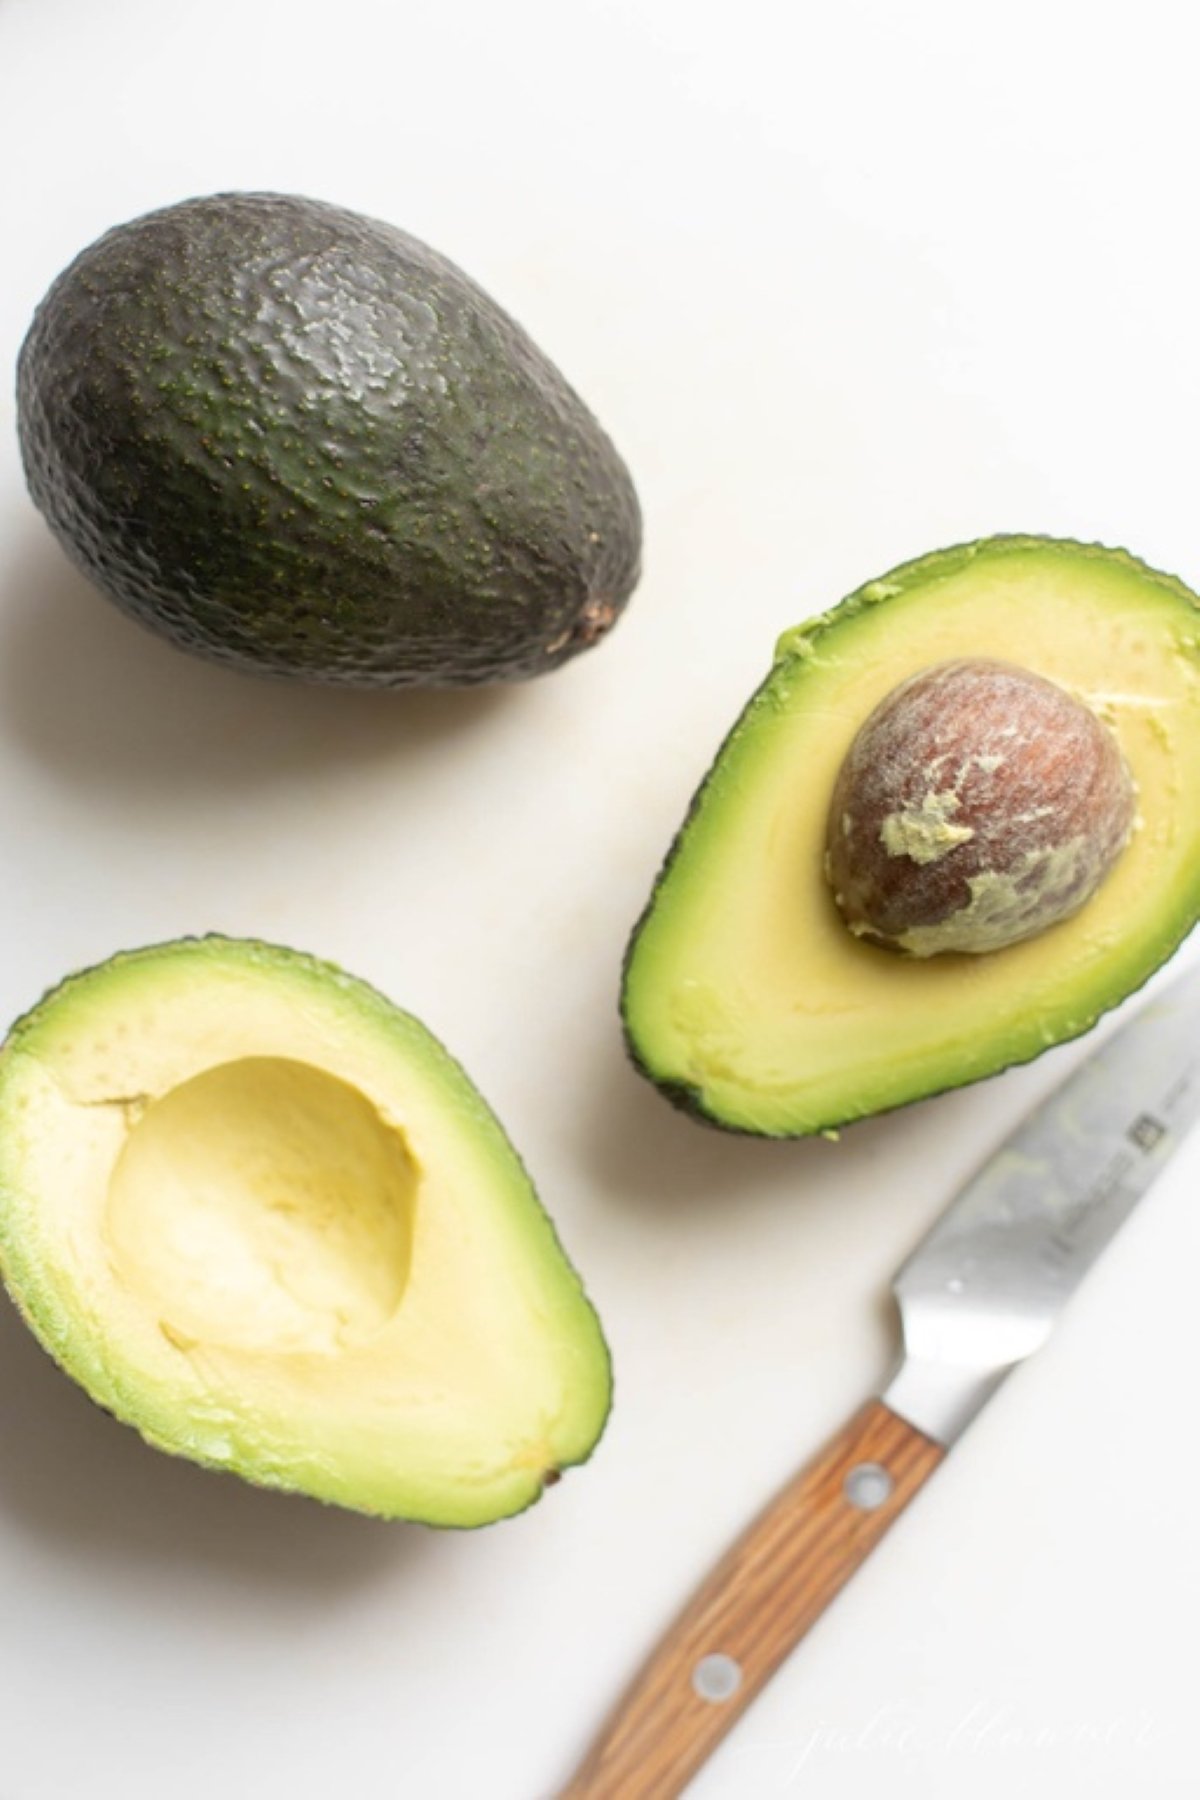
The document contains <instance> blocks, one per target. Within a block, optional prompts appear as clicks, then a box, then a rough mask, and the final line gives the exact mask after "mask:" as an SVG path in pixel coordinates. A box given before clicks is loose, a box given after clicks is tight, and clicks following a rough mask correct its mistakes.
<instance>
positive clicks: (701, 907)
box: [622, 537, 1200, 1137]
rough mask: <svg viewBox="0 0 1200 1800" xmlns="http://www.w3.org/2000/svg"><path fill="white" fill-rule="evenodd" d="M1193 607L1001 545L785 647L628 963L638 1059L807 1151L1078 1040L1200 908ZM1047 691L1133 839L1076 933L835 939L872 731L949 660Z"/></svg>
mask: <svg viewBox="0 0 1200 1800" xmlns="http://www.w3.org/2000/svg"><path fill="white" fill-rule="evenodd" d="M1198 607H1200V601H1198V600H1197V598H1196V596H1195V595H1193V594H1192V593H1190V592H1189V591H1188V589H1187V588H1185V587H1184V586H1183V585H1182V584H1181V583H1180V582H1178V581H1176V580H1174V579H1173V578H1171V577H1169V576H1166V575H1161V574H1158V573H1156V572H1155V571H1154V570H1151V569H1149V568H1147V567H1146V566H1145V565H1144V564H1142V563H1140V562H1138V561H1136V560H1135V559H1134V558H1133V557H1131V556H1129V555H1127V554H1126V553H1124V552H1121V551H1114V550H1106V549H1103V548H1100V547H1097V546H1091V545H1082V544H1075V543H1070V542H1065V541H1059V540H1052V539H1039V538H1027V537H1011V538H994V539H990V540H986V541H983V542H980V543H976V544H970V545H966V546H964V547H962V548H958V549H953V550H946V551H942V552H939V553H937V554H935V555H932V556H929V557H925V558H923V559H922V560H920V561H917V562H912V563H908V564H906V565H905V566H904V567H902V568H899V569H896V570H895V571H893V572H892V573H891V574H889V575H887V576H885V577H884V578H883V579H882V580H878V581H873V582H870V583H868V585H867V586H866V587H863V588H860V589H859V590H858V592H857V593H854V594H852V595H851V596H850V598H849V599H847V600H845V601H844V602H843V603H842V604H841V605H840V606H838V607H837V608H835V609H834V610H833V611H832V612H830V613H827V614H825V615H823V616H822V617H820V618H817V619H814V620H811V621H810V622H809V623H808V624H806V625H802V626H800V627H798V628H797V629H795V630H794V631H790V632H788V633H786V634H785V636H784V637H783V638H782V639H781V641H780V644H779V647H778V650H777V654H776V660H775V664H774V667H773V668H772V669H771V672H770V674H769V675H768V676H767V679H766V680H765V681H764V683H763V684H762V686H761V687H760V688H759V690H758V692H757V693H756V694H755V695H754V696H753V698H752V699H751V701H750V703H749V705H748V706H747V707H746V710H745V711H744V712H743V714H742V716H741V718H740V719H739V720H738V721H737V723H736V724H735V726H734V728H733V730H732V731H731V733H730V735H729V737H728V738H727V739H726V741H725V743H724V745H723V746H722V748H721V750H720V753H719V754H718V756H717V759H716V762H715V764H714V765H713V768H712V770H711V772H710V774H709V775H708V777H707V779H706V781H705V782H704V785H703V786H702V787H701V789H700V791H699V793H698V794H697V795H696V798H695V800H694V802H693V804H692V809H691V811H690V813H689V815H688V818H687V820H686V822H685V824H684V826H683V828H682V830H681V831H680V833H679V836H678V838H677V839H676V842H675V844H674V847H673V849H672V851H671V853H670V855H669V857H668V859H667V863H666V865H665V867H664V869H663V872H662V874H661V876H660V878H659V881H658V884H657V886H656V888H655V891H654V893H653V895H652V898H651V901H650V904H649V906H648V907H647V909H646V912H645V914H644V915H643V917H642V919H641V921H640V923H639V925H638V927H637V930H636V932H635V935H634V939H633V942H632V944H631V946H630V950H629V954H628V958H627V961H626V968H625V980H624V989H623V998H622V1010H623V1016H624V1021H625V1028H626V1034H627V1038H628V1042H629V1045H630V1049H631V1051H632V1054H633V1056H634V1058H635V1060H636V1061H637V1062H638V1064H639V1065H640V1067H641V1068H642V1070H643V1071H644V1073H645V1074H647V1075H648V1076H649V1077H650V1079H651V1080H652V1081H654V1082H656V1083H657V1084H658V1085H659V1086H660V1087H661V1088H662V1089H663V1090H664V1092H665V1093H666V1094H667V1096H668V1097H669V1098H670V1099H672V1100H673V1101H675V1102H676V1103H677V1104H680V1105H682V1106H684V1107H685V1108H687V1109H689V1110H691V1111H693V1112H695V1113H697V1114H699V1115H700V1116H702V1117H703V1118H705V1119H707V1120H709V1121H711V1122H713V1123H716V1124H718V1125H723V1126H726V1127H728V1128H730V1129H732V1130H737V1131H744V1132H755V1133H760V1134H763V1135H766V1136H773V1137H798V1136H803V1135H806V1134H808V1133H812V1132H820V1131H828V1130H832V1129H833V1128H835V1127H836V1126H838V1125H841V1124H844V1123H847V1122H849V1121H851V1120H854V1119H858V1118H862V1117H864V1116H866V1115H868V1114H872V1113H877V1112H881V1111H883V1110H885V1109H887V1108H890V1107H895V1106H900V1105H903V1104H904V1103H906V1102H908V1101H911V1100H918V1099H921V1098H922V1097H924V1096H926V1095H929V1094H933V1093H937V1092H939V1091H940V1090H942V1089H945V1088H952V1087H958V1086H960V1085H962V1084H963V1083H966V1082H970V1081H976V1080H979V1079H980V1078H981V1077H982V1076H985V1075H991V1074H994V1073H995V1072H996V1071H997V1070H999V1069H1002V1068H1004V1067H1006V1066H1007V1065H1008V1064H1011V1063H1017V1062H1023V1061H1027V1060H1028V1059H1029V1058H1031V1057H1034V1056H1036V1055H1038V1054H1039V1052H1041V1051H1042V1050H1045V1049H1047V1048H1048V1047H1049V1046H1050V1045H1052V1044H1057V1043H1060V1042H1062V1041H1063V1040H1064V1039H1066V1038H1070V1037H1074V1036H1077V1035H1078V1034H1079V1033H1080V1032H1083V1031H1086V1030H1087V1029H1088V1028H1089V1026H1091V1025H1092V1024H1093V1023H1094V1022H1095V1020H1096V1019H1097V1017H1098V1016H1099V1015H1100V1014H1101V1013H1102V1012H1104V1011H1105V1010H1106V1009H1107V1008H1108V1007H1111V1006H1115V1005H1116V1004H1117V1002H1118V1001H1119V1000H1121V999H1123V998H1124V997H1125V996H1126V995H1127V994H1129V993H1130V992H1132V990H1133V989H1135V988H1137V987H1138V986H1140V985H1141V983H1142V982H1144V981H1145V980H1146V979H1147V977H1148V976H1149V975H1150V974H1151V973H1152V972H1153V971H1154V969H1156V968H1157V967H1158V966H1159V964H1160V963H1162V962H1164V961H1165V960H1166V958H1167V957H1168V956H1170V955H1171V953H1172V951H1173V950H1174V949H1175V948H1176V947H1177V945H1178V944H1179V943H1180V942H1181V940H1182V939H1183V938H1184V936H1185V935H1186V934H1187V932H1188V931H1189V930H1190V929H1191V927H1192V925H1193V924H1194V923H1195V921H1196V919H1197V917H1198V916H1200V804H1198V799H1200V611H1198ZM964 656H966V657H971V658H974V657H995V658H999V659H1006V660H1008V661H1014V660H1016V661H1019V662H1020V663H1021V665H1022V666H1024V667H1026V668H1029V669H1031V670H1033V671H1035V672H1036V673H1039V674H1041V675H1044V676H1046V677H1047V678H1049V679H1050V680H1052V681H1054V682H1057V683H1058V684H1060V685H1061V686H1062V687H1064V688H1066V689H1067V690H1068V691H1069V692H1071V693H1073V694H1075V695H1077V696H1078V697H1079V698H1080V699H1081V700H1083V701H1084V702H1085V703H1086V704H1087V705H1089V706H1090V707H1091V708H1092V710H1093V711H1094V712H1095V713H1096V714H1097V715H1098V716H1099V717H1100V718H1101V719H1102V720H1103V721H1104V722H1105V723H1106V724H1107V725H1108V726H1110V727H1111V729H1112V730H1113V731H1114V732H1115V733H1116V735H1117V738H1118V740H1119V743H1120V746H1121V749H1122V751H1123V752H1124V755H1125V758H1126V760H1127V763H1128V766H1129V769H1130V771H1131V773H1132V776H1133V779H1134V783H1135V785H1136V790H1137V817H1136V821H1135V825H1134V830H1133V833H1132V836H1131V839H1130V841H1129V843H1128V845H1127V846H1126V848H1125V849H1124V850H1123V851H1122V853H1121V855H1120V857H1119V858H1118V860H1117V862H1116V864H1115V866H1114V867H1113V869H1112V870H1111V872H1110V873H1109V874H1108V875H1107V877H1106V878H1105V880H1104V882H1103V883H1102V885H1101V886H1100V888H1099V889H1098V891H1097V892H1096V893H1095V895H1094V896H1093V897H1092V898H1091V899H1090V900H1089V901H1088V902H1087V904H1086V905H1085V906H1083V908H1082V909H1081V910H1080V911H1079V912H1078V913H1076V914H1075V916H1074V917H1072V918H1069V919H1065V920H1063V921H1062V922H1061V923H1059V924H1057V925H1054V926H1052V927H1050V928H1049V929H1047V930H1045V931H1043V932H1042V933H1041V934H1040V935H1038V936H1036V937H1032V938H1029V939H1026V940H1025V941H1024V942H1022V943H1017V944H1013V945H1011V946H1010V947H1008V948H1006V949H1001V950H995V951H992V952H990V953H988V954H985V955H975V956H968V955H961V954H957V953H954V954H945V955H941V956H938V957H932V958H929V959H926V960H918V959H916V958H910V957H905V956H903V955H900V954H897V953H896V952H894V951H890V950H887V949H882V948H880V947H879V946H877V945H872V944H870V943H866V942H863V941H862V940H861V939H860V938H857V937H855V936H854V935H853V934H852V933H851V932H850V931H849V930H848V929H847V927H846V925H845V924H844V923H843V921H842V920H841V918H840V917H839V915H838V912H837V910H836V907H835V905H834V901H833V897H832V894H831V891H830V889H829V886H828V884H827V882H826V879H825V873H824V846H825V831H826V819H827V814H828V811H829V806H830V797H831V795H832V793H833V789H834V784H835V781H836V779H837V775H838V771H839V768H840V766H841V764H842V761H843V759H844V757H845V755H846V752H847V750H848V749H849V746H850V744H851V741H852V740H853V738H854V736H855V734H856V732H857V731H858V729H859V727H860V726H861V725H862V724H863V721H864V720H865V719H867V718H868V717H869V716H870V714H871V713H872V711H873V710H874V708H875V707H876V706H877V705H878V704H879V702H880V701H881V700H882V699H883V698H884V697H885V695H887V694H889V693H890V692H891V691H892V690H893V689H894V688H895V687H896V685H897V684H898V683H899V682H901V681H904V680H905V679H906V678H907V677H909V676H911V675H914V674H915V673H917V672H918V671H919V670H923V669H925V668H928V667H929V666H930V665H933V664H937V663H940V662H943V661H946V660H949V659H951V658H955V657H964Z"/></svg>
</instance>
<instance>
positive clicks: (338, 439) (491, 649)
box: [18, 194, 641, 687]
mask: <svg viewBox="0 0 1200 1800" xmlns="http://www.w3.org/2000/svg"><path fill="white" fill-rule="evenodd" d="M18 418H19V426H20V436H21V449H22V455H23V458H24V463H25V471H26V477H27V479H28V482H29V488H30V492H31V493H32V495H33V498H34V501H35V502H36V504H37V506H38V507H39V508H40V510H41V511H42V513H43V514H44V515H45V517H46V519H47V521H48V522H49V524H50V526H51V529H52V530H53V531H54V532H55V534H56V535H57V537H58V538H59V540H60V541H61V543H62V544H63V546H64V548H65V549H66V550H67V552H68V554H69V555H70V556H71V557H72V559H73V560H74V561H75V562H76V563H77V564H78V566H79V567H80V568H81V569H82V570H83V571H84V573H85V574H86V575H88V576H89V577H90V578H91V579H92V580H93V581H94V582H95V583H96V584H97V586H99V587H100V588H102V589H103V590H104V592H105V593H106V594H108V595H109V597H110V598H111V599H112V600H114V601H115V602H116V604H117V605H118V606H120V607H121V608H122V609H123V610H124V611H125V612H127V613H129V614H131V615H132V616H133V617H134V618H135V619H138V620H140V621H141V622H142V623H143V624H145V625H148V626H150V627H152V628H153V629H154V630H156V631H158V632H161V633H162V634H163V635H165V636H166V637H168V638H170V639H172V640H173V641H174V642H175V643H176V644H178V645H180V646H181V647H182V648H183V649H185V650H191V651H194V652H196V653H198V654H200V655H202V656H206V657H210V658H213V659H216V660H217V661H220V662H223V663H228V664H233V665H235V666H237V667H240V668H244V669H249V670H252V671H255V672H257V673H260V674H267V675H275V676H287V677H292V678H295V679H299V680H304V681H318V682H334V683H341V684H346V685H352V686H360V687H405V686H417V685H419V686H463V685H468V684H473V683H477V682H489V681H510V680H516V679H520V678H523V677H526V676H531V675H537V674H541V673H542V672H543V671H545V670H549V669H553V668H556V667H557V666H558V665H559V664H560V663H564V662H566V661H567V660H568V659H569V658H570V657H572V656H574V655H575V654H576V653H577V652H578V651H580V650H583V649H586V648H587V647H588V646H589V645H591V644H593V643H595V642H596V641H597V639H599V638H600V637H602V636H603V635H604V633H605V632H606V631H607V630H608V628H609V627H610V626H611V625H612V624H613V623H614V621H615V620H616V618H617V616H618V615H619V613H620V611H621V609H622V607H623V606H624V604H625V602H626V600H627V599H628V597H629V595H630V593H631V592H632V590H633V587H634V585H635V584H636V581H637V578H638V573H639V559H640V549H641V519H640V513H639V509H638V502H637V496H636V494H635V492H634V489H633V485H632V483H631V481H630V477H629V474H628V471H627V470H626V468H625V465H624V463H623V462H622V461H621V458H620V457H619V456H618V454H617V452H616V450H615V449H614V448H613V446H612V444H611V443H610V442H609V440H608V438H607V437H606V436H605V434H604V432H603V431H602V430H601V429H600V427H599V425H598V424H597V423H596V421H595V419H594V418H593V417H592V415H591V414H590V413H589V412H588V410H587V408H586V407H585V406H584V405H583V403H582V401H581V400H580V399H579V398H578V396H577V395H576V394H575V393H574V392H573V390H572V389H571V388H570V387H568V385H567V383H566V382H565V381H564V380H563V378H562V376H561V375H559V373H558V372H557V370H556V369H555V368H554V367H553V366H552V365H551V364H550V363H549V362H547V360H546V358H545V357H544V356H543V355H542V354H541V352H540V351H539V350H538V349H537V348H536V346H535V345H534V344H533V343H532V342H531V341H530V339H529V338H528V337H527V336H526V334H525V333H524V332H523V331H522V330H521V328H520V326H518V325H516V324H515V323H514V322H513V320H512V319H510V318H509V317H508V316H507V315H506V314H505V313H504V312H502V311H501V309H500V308H499V307H498V306H497V305H496V304H495V303H494V302H493V301H492V300H490V299H489V298H488V296H487V295H486V294H484V293H483V292H482V291H481V290H480V289H479V288H478V287H476V286H475V284H474V283H473V282H472V281H470V280H469V279H468V278H467V277H466V276H465V275H464V274H463V273H462V272H461V271H460V270H459V269H457V268H455V266H454V265H453V264H452V263H450V262H447V261H446V260H445V259H444V258H443V257H441V256H439V255H438V254H437V253H436V252H435V251H433V250H430V249H429V248H428V247H427V246H426V245H424V244H422V243H419V242H418V241H417V240H416V239H415V238H412V237H409V236H407V235H406V234H405V233H404V232H402V231H398V230H396V229H395V228H393V227H392V226H390V225H386V224H382V223H380V222H378V221H376V220H373V219H366V218H362V217H360V216H358V215H357V214H355V213H350V212H346V211H343V210H341V209H340V208H337V207H334V206H329V205H326V204H324V203H322V202H318V201H315V200H306V199H301V198H296V197H292V196H287V195H280V194H218V195H215V196H213V197H211V198H207V199H198V200H188V201H184V202H183V203H181V204H180V205H177V206H171V207H167V208H166V209H165V210H163V211H161V212H155V213H150V214H148V215H147V216H146V217H145V218H141V219H136V220H134V221H133V222H132V223H131V224H128V225H122V226H119V227H118V228H117V229H116V230H114V231H110V232H108V233H107V234H106V235H105V236H104V237H102V238H100V239H99V240H98V241H97V242H96V243H95V244H93V245H92V246H91V247H90V248H89V249H87V250H85V251H83V252H82V254H81V255H80V256H79V257H77V258H76V260H75V261H74V262H73V263H72V264H71V265H70V267H69V268H67V269H66V270H65V271H64V273H63V274H62V275H60V276H59V278H58V280H57V281H56V282H55V283H54V285H53V286H52V287H51V289H50V291H49V293H48V294H47V296H46V298H45V299H44V301H43V302H42V304H41V306H40V307H39V309H38V311H37V313H36V315H35V317H34V321H33V324H32V326H31V327H30V330H29V334H28V336H27V338H26V340H25V344H24V346H23V348H22V351H21V356H20V362H19V367H18Z"/></svg>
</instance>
